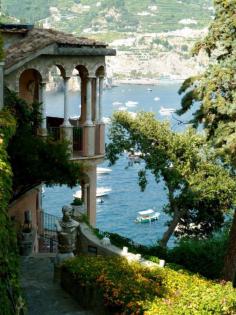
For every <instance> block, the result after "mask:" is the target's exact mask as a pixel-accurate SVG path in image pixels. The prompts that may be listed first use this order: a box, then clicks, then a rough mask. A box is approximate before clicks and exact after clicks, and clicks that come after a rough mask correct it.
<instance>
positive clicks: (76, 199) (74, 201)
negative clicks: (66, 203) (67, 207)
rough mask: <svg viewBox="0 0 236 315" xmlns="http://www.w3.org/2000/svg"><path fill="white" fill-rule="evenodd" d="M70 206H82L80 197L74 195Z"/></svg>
mask: <svg viewBox="0 0 236 315" xmlns="http://www.w3.org/2000/svg"><path fill="white" fill-rule="evenodd" d="M71 205H72V206H82V205H83V200H82V199H81V198H77V197H75V198H74V200H73V202H72V203H71Z"/></svg>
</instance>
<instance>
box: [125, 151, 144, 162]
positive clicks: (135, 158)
mask: <svg viewBox="0 0 236 315" xmlns="http://www.w3.org/2000/svg"><path fill="white" fill-rule="evenodd" d="M141 155H142V152H134V153H131V152H130V153H129V154H128V158H129V160H130V162H131V163H140V161H141Z"/></svg>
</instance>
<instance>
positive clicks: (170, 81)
mask: <svg viewBox="0 0 236 315" xmlns="http://www.w3.org/2000/svg"><path fill="white" fill-rule="evenodd" d="M184 80H185V79H113V82H112V87H115V86H117V85H120V84H136V85H164V84H168V85H169V84H176V83H182V82H183V81H184Z"/></svg>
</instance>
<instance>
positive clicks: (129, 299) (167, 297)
mask: <svg viewBox="0 0 236 315" xmlns="http://www.w3.org/2000/svg"><path fill="white" fill-rule="evenodd" d="M62 269H64V270H66V271H67V272H69V273H70V274H71V277H72V278H73V280H74V281H76V282H77V283H78V284H80V285H81V286H85V287H87V286H88V287H89V288H91V287H93V288H94V289H95V290H99V291H100V292H102V295H103V303H104V305H106V306H107V307H108V309H109V314H114V313H116V314H137V315H138V314H139V315H141V314H145V315H179V314H182V315H209V314H212V315H213V314H214V315H224V314H225V315H226V314H227V315H229V314H232V315H233V314H236V291H235V290H234V289H233V288H232V286H231V284H230V283H228V284H225V283H224V284H221V283H216V282H213V281H210V280H206V279H204V278H202V277H200V276H199V275H196V274H195V275H194V274H191V273H189V272H187V271H184V270H178V271H174V270H172V269H170V268H159V267H156V268H152V269H148V268H144V267H142V266H140V265H139V264H137V263H128V262H127V261H126V260H125V259H123V258H120V257H99V256H98V257H84V256H79V257H76V258H72V259H70V260H68V261H66V262H64V264H63V265H62ZM114 310H115V311H114Z"/></svg>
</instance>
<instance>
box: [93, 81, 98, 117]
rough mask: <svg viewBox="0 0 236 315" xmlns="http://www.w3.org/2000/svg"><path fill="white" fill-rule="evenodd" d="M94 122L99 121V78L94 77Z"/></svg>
mask: <svg viewBox="0 0 236 315" xmlns="http://www.w3.org/2000/svg"><path fill="white" fill-rule="evenodd" d="M94 118H95V119H94V120H95V123H99V78H98V77H97V78H96V104H95V117H94Z"/></svg>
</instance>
